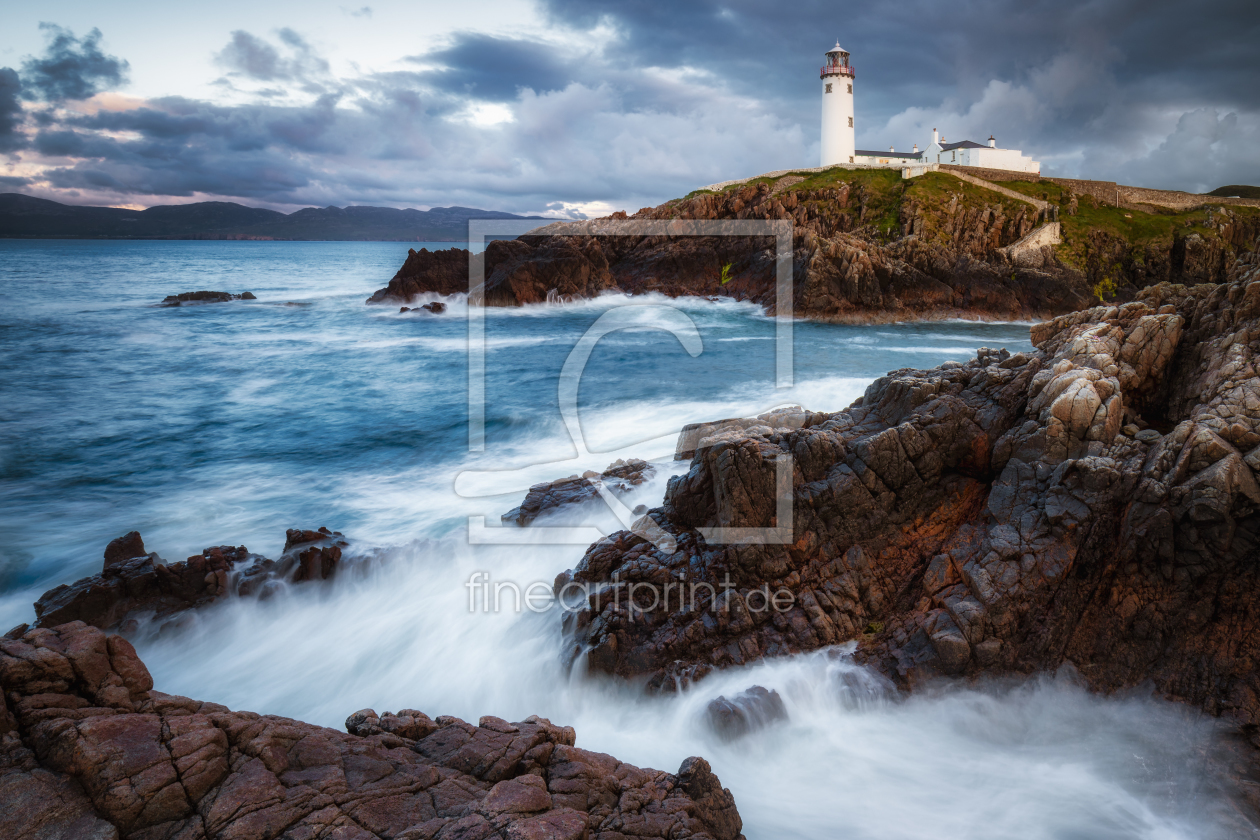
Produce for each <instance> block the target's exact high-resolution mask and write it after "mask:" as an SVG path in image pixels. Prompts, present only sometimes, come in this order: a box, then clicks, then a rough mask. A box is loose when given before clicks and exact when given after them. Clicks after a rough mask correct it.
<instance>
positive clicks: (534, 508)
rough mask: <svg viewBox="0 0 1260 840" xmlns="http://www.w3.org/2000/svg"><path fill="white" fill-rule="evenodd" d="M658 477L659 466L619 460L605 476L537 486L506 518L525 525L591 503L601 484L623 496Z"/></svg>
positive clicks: (591, 473) (590, 473)
mask: <svg viewBox="0 0 1260 840" xmlns="http://www.w3.org/2000/svg"><path fill="white" fill-rule="evenodd" d="M655 474H656V467H654V466H652V465H651V464H649V463H648V462H647V461H640V460H638V459H637V458H631V459H630V460H629V461H623V460H621V459H620V458H619V459H617V460H616V461H614V462H613V463H612V464H610V465H609V466H608V469H606V470H604V471H603V472H602V473H597V472H595V471H594V470H588V471H587V472H586V473H584V474H582V475H571V476H569V477H568V478H560V479H557V480H555V481H545V482H543V483H541V484H535V485H534V486H533V487H531V488H529V492H528V493H526V494H525V501H523V502H521V504H520V505H519V506H517V507H515V508H512V510H510V511H508V512H507V513H505V514H503V517H502V519H503V521H504V522H505V523H509V524H513V525H520V526H525V525H528V524H530V523H531V522H533V521H534V520H535V519H537V518H538V517H539V516H542V515H543V514H544V513H549V512H551V511H555V510H559V509H560V508H564V507H569V506H571V505H577V504H581V503H583V502H588V501H590V500H591V499H593V498H595V497H596V496H598V495H599V491H598V490H597V489H596V485H597V484H599V485H603V487H604V488H605V489H607V490H608V491H609V492H611V493H612V494H613V495H614V496H618V497H620V496H624V495H625V494H626V493H627V492H629V491H630V489H631V488H633V487H638V486H639V485H640V484H642V483H643V482H645V481H647V480H648V479H649V478H651V477H652V476H653V475H655Z"/></svg>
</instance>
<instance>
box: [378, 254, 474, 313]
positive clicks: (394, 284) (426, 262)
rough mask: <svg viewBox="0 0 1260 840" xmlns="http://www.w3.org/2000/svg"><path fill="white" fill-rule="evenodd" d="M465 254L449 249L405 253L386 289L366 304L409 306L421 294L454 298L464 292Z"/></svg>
mask: <svg viewBox="0 0 1260 840" xmlns="http://www.w3.org/2000/svg"><path fill="white" fill-rule="evenodd" d="M468 256H469V253H468V251H466V250H464V249H463V248H450V249H447V250H444V251H430V250H429V249H428V248H421V249H420V250H419V251H417V250H416V249H414V248H409V249H407V259H406V260H405V261H404V262H403V264H402V268H400V269H398V273H397V274H395V275H394V279H393V280H391V281H390V283H389V286H388V287H387V288H384V289H381V290H380V291H378V292H376V293H375V294H374V295H372V296H371V297H370V298H368V301H367V302H368V303H386V302H389V301H398V302H401V303H410V302H411V300H412V298H414V297H416V296H417V295H421V294H425V293H430V292H431V293H433V294H439V295H455V294H459V293H461V292H467V291H468Z"/></svg>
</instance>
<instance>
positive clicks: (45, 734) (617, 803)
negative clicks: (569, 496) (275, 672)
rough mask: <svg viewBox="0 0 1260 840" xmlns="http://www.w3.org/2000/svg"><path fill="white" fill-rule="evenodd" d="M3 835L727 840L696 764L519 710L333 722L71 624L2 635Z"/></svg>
mask: <svg viewBox="0 0 1260 840" xmlns="http://www.w3.org/2000/svg"><path fill="white" fill-rule="evenodd" d="M0 687H2V688H3V698H0V837H5V838H7V839H8V840H118V838H128V840H229V839H230V840H257V839H258V838H271V837H284V838H291V840H315V838H328V840H333V838H336V840H384V839H385V838H392V840H430V838H438V839H439V840H455V838H460V840H485V838H513V840H529V839H530V838H539V839H540V840H541V838H555V840H562V838H568V839H570V840H577V839H578V838H597V839H598V838H602V839H603V840H621V838H624V837H627V836H630V837H644V838H662V840H663V839H664V838H675V837H692V838H697V840H737V838H740V837H742V835H741V834H740V829H741V826H742V823H741V820H740V817H739V813H738V811H737V810H736V808H735V804H734V801H733V799H732V797H731V794H730V792H729V791H727V790H725V789H723V788H722V786H721V784H720V783H719V782H718V780H717V777H716V776H714V775H713V773H712V771H711V770H710V768H709V765H708V763H707V762H705V761H704V759H701V758H689V759H687V760H686V761H684V762H683V764H682V766H681V767H680V768H679V770H678V773H677V774H670V773H663V772H660V771H657V770H643V769H640V768H638V767H633V766H631V765H628V764H625V763H623V762H620V761H618V760H617V759H615V758H613V757H612V756H609V755H603V754H601V753H594V752H590V751H588V750H583V749H580V748H578V747H577V746H575V733H574V731H573V729H572V728H569V727H561V726H555V725H553V724H552V723H551V722H550V721H547V720H545V719H541V718H538V717H531V718H528V719H526V720H524V721H521V722H519V723H509V722H507V721H505V720H501V719H499V718H495V717H483V718H482V719H481V720H480V721H479V723H478V724H477V725H476V726H474V725H472V724H470V723H465V722H464V721H462V720H459V719H458V718H453V717H438V718H436V719H430V718H429V717H428V716H427V715H425V714H424V713H423V712H419V711H415V710H410V709H406V710H403V711H400V712H398V713H397V714H382V715H377V713H376V712H374V711H372V710H371V709H364V710H362V711H360V712H356V713H355V714H353V715H351V716H350V718H349V719H348V720H347V721H346V727H347V729H348V732H338V731H336V730H332V729H326V728H324V727H319V726H311V725H310V724H306V723H302V722H300V721H295V720H289V719H287V718H281V717H275V716H272V715H258V714H254V713H252V712H233V711H230V710H229V709H227V708H225V707H223V706H220V705H217V704H215V703H205V702H199V701H196V700H190V699H188V698H187V697H178V696H172V695H168V694H163V693H161V692H158V691H154V690H153V680H152V678H151V677H150V675H149V672H148V670H147V669H146V668H145V666H144V664H143V663H142V662H141V661H140V659H139V658H138V657H137V656H136V653H135V650H134V649H133V648H132V646H131V645H130V644H129V643H128V642H127V641H126V640H125V639H123V638H122V637H121V636H106V635H105V634H104V633H103V632H101V631H100V630H98V629H96V628H94V627H89V626H87V625H85V624H83V623H82V622H73V623H70V624H65V625H62V626H60V627H56V628H52V629H38V630H31V631H29V632H26V633H25V634H24V635H22V636H21V637H19V638H4V639H0Z"/></svg>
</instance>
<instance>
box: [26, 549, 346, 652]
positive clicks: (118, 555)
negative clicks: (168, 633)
mask: <svg viewBox="0 0 1260 840" xmlns="http://www.w3.org/2000/svg"><path fill="white" fill-rule="evenodd" d="M346 545H348V543H347V542H346V540H345V537H344V536H343V535H342V534H341V533H340V532H339V531H329V530H328V529H327V528H320V529H319V530H317V531H303V530H298V529H291V530H289V531H287V532H286V535H285V543H284V552H283V553H282V554H281V556H280V559H279V560H269V559H267V558H266V557H262V556H260V555H257V554H252V553H250V551H249V549H247V548H245V546H243V545H242V546H235V547H233V546H230V545H220V546H215V547H212V548H207V549H205V550H204V551H203V552H202V553H201V554H196V555H193V556H192V557H189V558H188V559H187V560H185V561H183V562H179V563H166V562H165V561H163V560H162V558H161V557H159V556H158V555H157V554H153V553H146V552H145V550H144V540H143V539H141V537H140V534H139V533H137V532H136V531H132V532H131V533H129V534H126V535H124V536H122V537H119V538H118V539H116V540H113V541H112V542H110V544H109V545H108V546H106V548H105V565H104V568H103V569H102V570H101V573H100V574H98V575H93V576H91V577H87V578H83V579H82V580H79V581H76V582H74V583H71V584H65V583H63V584H61V585H60V586H57V587H55V588H53V589H50V590H48V591H47V592H45V593H44V594H43V595H42V596H40V599H39V600H38V601H36V602H35V618H36V621H35V626H36V627H55V626H57V625H59V624H66V623H68V622H71V621H83V622H86V623H87V624H90V625H92V626H94V627H100V628H102V629H105V630H109V629H113V628H116V627H124V626H129V624H132V623H134V622H136V621H137V620H138V619H140V618H150V619H156V620H159V621H160V620H163V619H169V618H171V617H173V616H175V615H177V614H178V613H181V612H183V611H185V610H189V609H194V608H197V607H202V606H205V605H206V604H209V603H211V602H213V601H215V600H218V599H219V598H222V597H225V596H227V595H232V594H235V595H242V596H244V595H252V594H263V595H265V594H267V589H268V586H269V585H272V584H274V583H277V582H280V581H289V582H292V583H301V582H303V581H311V580H327V579H328V578H331V577H332V576H333V575H334V574H335V572H336V569H337V566H338V564H339V563H340V562H341V550H342V549H343V548H344V547H345V546H346Z"/></svg>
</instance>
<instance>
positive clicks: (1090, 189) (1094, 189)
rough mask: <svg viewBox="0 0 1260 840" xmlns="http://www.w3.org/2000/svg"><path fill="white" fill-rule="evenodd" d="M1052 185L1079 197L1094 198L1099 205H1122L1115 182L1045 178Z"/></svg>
mask: <svg viewBox="0 0 1260 840" xmlns="http://www.w3.org/2000/svg"><path fill="white" fill-rule="evenodd" d="M1042 180H1045V181H1049V182H1050V183H1052V184H1058V185H1059V186H1061V187H1064V188H1065V189H1069V190H1071V191H1072V192H1074V193H1076V194H1077V195H1088V196H1091V197H1093V199H1094V200H1095V201H1097V202H1098V203H1099V204H1106V205H1108V206H1111V207H1119V206H1120V205H1121V204H1122V200H1121V197H1120V188H1119V185H1118V184H1116V182H1115V181H1085V180H1082V179H1080V178H1044V179H1042Z"/></svg>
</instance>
